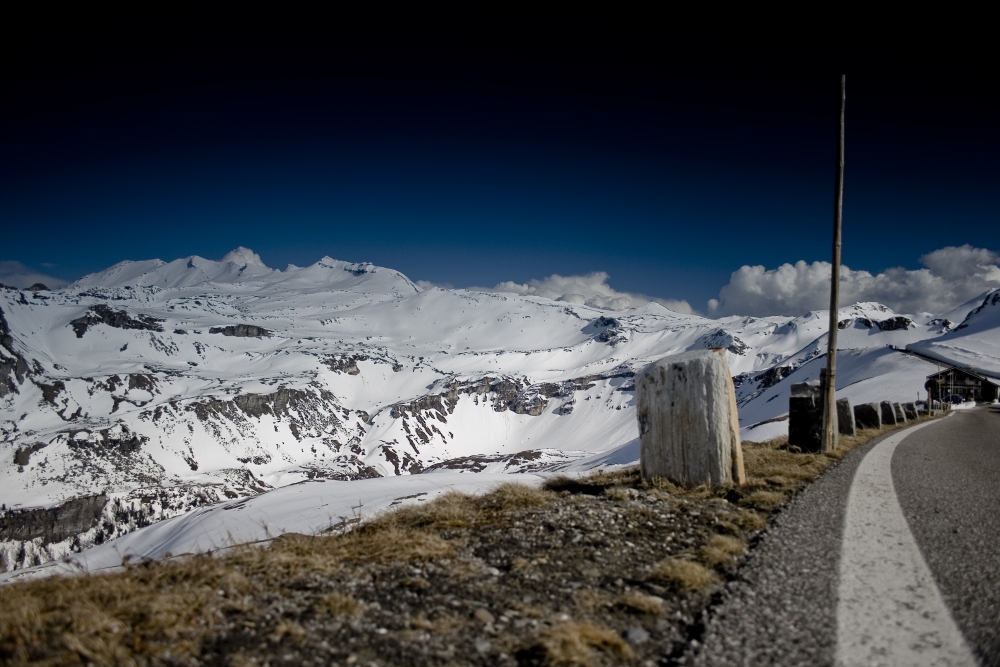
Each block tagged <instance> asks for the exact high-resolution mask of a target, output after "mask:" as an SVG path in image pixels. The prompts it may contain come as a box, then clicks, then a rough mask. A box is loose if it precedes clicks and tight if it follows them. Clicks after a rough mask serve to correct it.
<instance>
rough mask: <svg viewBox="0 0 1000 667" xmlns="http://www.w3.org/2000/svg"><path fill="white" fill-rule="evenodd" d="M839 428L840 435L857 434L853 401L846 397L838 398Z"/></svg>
mask: <svg viewBox="0 0 1000 667" xmlns="http://www.w3.org/2000/svg"><path fill="white" fill-rule="evenodd" d="M837 430H838V431H839V432H840V435H857V431H856V430H855V428H854V410H852V409H851V401H850V400H848V399H846V398H838V399H837Z"/></svg>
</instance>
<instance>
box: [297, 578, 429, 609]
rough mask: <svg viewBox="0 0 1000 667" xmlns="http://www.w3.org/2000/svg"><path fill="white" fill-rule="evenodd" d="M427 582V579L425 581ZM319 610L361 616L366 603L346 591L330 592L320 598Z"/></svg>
mask: <svg viewBox="0 0 1000 667" xmlns="http://www.w3.org/2000/svg"><path fill="white" fill-rule="evenodd" d="M424 583H425V584H426V583H427V582H426V581H425V582H424ZM313 608H314V609H315V610H316V611H317V612H320V613H325V614H330V615H331V616H360V615H361V614H363V613H364V611H365V605H364V604H363V603H361V602H358V601H357V600H355V599H354V598H353V597H351V596H350V595H347V594H345V593H337V592H334V593H329V594H327V595H324V596H323V597H321V598H319V600H318V601H317V603H316V604H315V605H314V607H313Z"/></svg>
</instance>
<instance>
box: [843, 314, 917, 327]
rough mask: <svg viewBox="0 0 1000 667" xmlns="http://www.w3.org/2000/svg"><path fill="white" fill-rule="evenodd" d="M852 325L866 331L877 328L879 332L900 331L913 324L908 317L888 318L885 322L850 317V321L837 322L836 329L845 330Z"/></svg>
mask: <svg viewBox="0 0 1000 667" xmlns="http://www.w3.org/2000/svg"><path fill="white" fill-rule="evenodd" d="M854 323H857V324H859V325H860V326H862V327H864V328H866V329H871V328H872V327H877V328H878V329H879V330H880V331H900V330H905V329H909V328H910V326H911V325H912V324H913V320H911V319H910V318H909V317H903V316H902V315H897V316H896V317H890V318H889V319H886V320H870V319H868V318H867V317H852V318H850V319H846V320H841V321H839V322H837V328H838V329H846V328H847V327H849V326H851V324H854Z"/></svg>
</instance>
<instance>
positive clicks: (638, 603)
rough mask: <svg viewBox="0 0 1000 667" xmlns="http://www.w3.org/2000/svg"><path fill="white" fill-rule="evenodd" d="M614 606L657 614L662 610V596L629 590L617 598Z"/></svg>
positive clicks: (642, 612) (641, 612)
mask: <svg viewBox="0 0 1000 667" xmlns="http://www.w3.org/2000/svg"><path fill="white" fill-rule="evenodd" d="M615 606H617V607H620V608H622V609H626V610H628V611H633V612H638V613H640V614H650V615H657V614H660V613H661V612H662V611H663V598H661V597H657V596H655V595H646V594H645V593H642V592H640V591H637V590H630V591H628V592H627V593H625V594H624V595H622V596H621V597H619V598H618V600H617V601H616V602H615Z"/></svg>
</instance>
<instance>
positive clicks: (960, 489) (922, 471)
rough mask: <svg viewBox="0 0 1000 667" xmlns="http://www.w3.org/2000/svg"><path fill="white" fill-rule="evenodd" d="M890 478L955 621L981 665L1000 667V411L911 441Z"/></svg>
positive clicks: (974, 415) (964, 418)
mask: <svg viewBox="0 0 1000 667" xmlns="http://www.w3.org/2000/svg"><path fill="white" fill-rule="evenodd" d="M892 478H893V481H894V482H895V486H896V496H897V498H898V499H899V504H900V506H901V507H902V508H903V514H904V515H905V516H906V519H907V523H908V524H909V527H910V530H911V532H912V533H913V536H914V538H915V539H916V541H917V544H918V545H919V546H920V550H921V552H922V553H923V555H924V558H925V559H926V561H927V565H928V566H929V567H930V569H931V572H932V573H933V574H934V579H935V581H936V582H937V585H938V588H939V589H940V591H941V595H942V597H943V598H944V600H945V603H946V604H947V605H948V608H949V609H950V610H951V614H952V617H953V618H954V619H955V621H956V622H957V624H958V627H959V629H960V630H961V631H962V633H963V634H964V635H965V638H966V640H967V641H968V642H969V644H970V646H971V647H972V649H973V651H974V652H975V653H976V655H977V656H978V657H979V659H980V660H981V661H983V664H987V665H1000V406H990V407H987V408H977V409H976V410H971V411H969V412H963V413H958V414H956V415H954V416H953V417H950V418H949V419H947V420H946V421H945V422H944V423H942V424H941V425H940V427H938V426H937V425H935V426H934V427H928V428H926V429H922V430H920V431H918V432H916V433H914V434H913V435H912V436H910V437H908V438H906V439H905V440H904V441H903V442H902V443H901V444H900V445H899V447H898V449H897V450H896V455H895V456H894V457H893V459H892Z"/></svg>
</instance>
